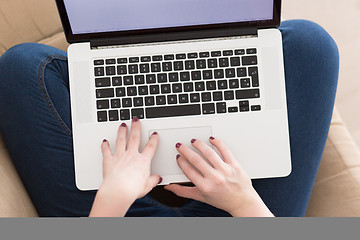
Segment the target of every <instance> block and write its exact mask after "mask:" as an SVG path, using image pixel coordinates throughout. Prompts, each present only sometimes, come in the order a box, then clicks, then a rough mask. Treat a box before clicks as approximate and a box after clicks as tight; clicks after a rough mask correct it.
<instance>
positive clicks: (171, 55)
mask: <svg viewBox="0 0 360 240" xmlns="http://www.w3.org/2000/svg"><path fill="white" fill-rule="evenodd" d="M164 59H165V60H174V59H175V56H174V55H173V54H169V55H165V56H164Z"/></svg>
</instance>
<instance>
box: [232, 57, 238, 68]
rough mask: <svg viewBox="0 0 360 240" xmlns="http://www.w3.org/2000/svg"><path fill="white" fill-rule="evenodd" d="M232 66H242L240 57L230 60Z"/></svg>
mask: <svg viewBox="0 0 360 240" xmlns="http://www.w3.org/2000/svg"><path fill="white" fill-rule="evenodd" d="M230 65H231V66H232V67H238V66H240V58H239V57H232V58H230Z"/></svg>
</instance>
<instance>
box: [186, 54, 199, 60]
mask: <svg viewBox="0 0 360 240" xmlns="http://www.w3.org/2000/svg"><path fill="white" fill-rule="evenodd" d="M187 56H188V58H189V59H191V58H198V54H197V53H188V55H187Z"/></svg>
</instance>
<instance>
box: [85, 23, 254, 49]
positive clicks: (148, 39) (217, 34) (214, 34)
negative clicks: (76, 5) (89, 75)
mask: <svg viewBox="0 0 360 240" xmlns="http://www.w3.org/2000/svg"><path fill="white" fill-rule="evenodd" d="M257 35H258V29H257V28H256V27H254V28H227V29H217V30H200V31H199V30H198V31H186V32H176V33H160V34H146V35H135V36H124V37H118V38H104V39H103V38H102V39H92V40H90V46H91V49H98V48H103V47H107V46H121V45H129V44H131V45H133V44H144V43H156V42H159V43H160V42H170V41H184V40H195V39H197V40H199V39H207V38H224V37H237V36H249V37H257Z"/></svg>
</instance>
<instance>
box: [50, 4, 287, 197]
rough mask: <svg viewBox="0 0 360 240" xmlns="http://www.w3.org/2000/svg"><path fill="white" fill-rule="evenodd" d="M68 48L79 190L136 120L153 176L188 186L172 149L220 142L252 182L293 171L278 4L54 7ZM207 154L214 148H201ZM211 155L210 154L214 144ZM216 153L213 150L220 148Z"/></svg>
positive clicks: (98, 177)
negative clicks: (153, 139) (104, 145)
mask: <svg viewBox="0 0 360 240" xmlns="http://www.w3.org/2000/svg"><path fill="white" fill-rule="evenodd" d="M56 2H57V6H58V9H59V13H60V16H61V20H62V23H63V28H64V31H65V35H66V38H67V41H68V42H69V43H70V44H71V45H70V46H69V49H68V58H69V60H68V61H69V79H70V100H71V113H72V131H73V132H72V133H73V145H74V164H75V178H76V185H77V187H78V188H79V189H80V190H94V189H98V188H99V186H100V184H101V182H102V155H101V149H100V145H101V142H102V140H103V139H108V140H109V142H110V145H111V147H112V149H115V146H114V143H115V140H116V135H117V129H118V127H119V125H120V124H121V123H123V122H125V123H126V124H127V125H128V126H130V125H131V120H132V119H133V118H134V117H137V118H139V119H140V120H141V124H142V141H141V147H140V150H141V149H142V148H143V147H144V146H145V144H146V142H147V141H148V138H149V136H151V134H152V133H153V132H155V131H156V132H158V133H159V136H160V142H159V147H158V150H157V152H156V155H155V157H154V159H153V160H152V165H151V172H152V174H159V175H161V176H162V178H163V182H162V184H169V183H174V182H188V181H189V180H188V179H187V178H186V177H185V176H184V174H183V172H182V171H181V169H180V168H179V167H178V165H177V163H176V155H177V151H176V149H175V144H176V143H177V142H182V143H184V144H189V145H190V140H191V139H192V138H196V139H200V140H202V141H204V142H205V143H207V144H209V141H208V139H209V137H210V136H214V137H216V138H219V139H221V140H222V141H224V143H225V144H226V145H227V146H228V147H229V148H230V149H231V150H232V152H233V154H234V156H235V157H236V159H237V160H238V161H239V162H240V164H241V165H242V167H243V168H244V169H245V171H246V172H247V173H248V174H249V176H250V177H251V178H252V179H257V178H273V177H284V176H287V175H289V174H290V172H291V158H290V145H289V130H288V119H287V106H286V92H285V77H284V64H283V48H282V36H281V33H280V31H279V30H278V29H277V28H278V26H279V24H280V9H281V0H221V1H219V0H173V1H169V0H137V1H133V0H102V1H97V0H77V1H73V0H56ZM209 146H210V144H209ZM214 149H215V150H216V148H214ZM216 151H217V150H216Z"/></svg>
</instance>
